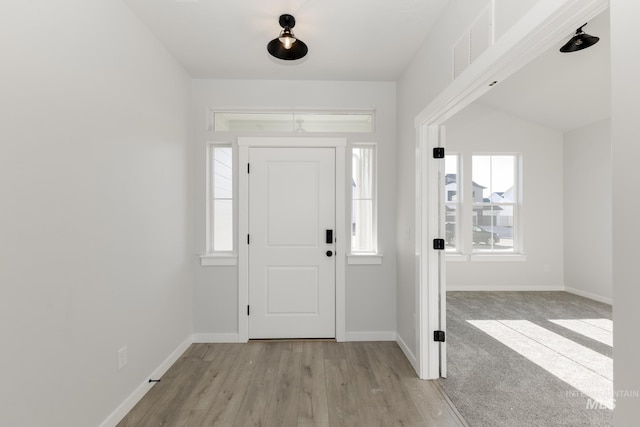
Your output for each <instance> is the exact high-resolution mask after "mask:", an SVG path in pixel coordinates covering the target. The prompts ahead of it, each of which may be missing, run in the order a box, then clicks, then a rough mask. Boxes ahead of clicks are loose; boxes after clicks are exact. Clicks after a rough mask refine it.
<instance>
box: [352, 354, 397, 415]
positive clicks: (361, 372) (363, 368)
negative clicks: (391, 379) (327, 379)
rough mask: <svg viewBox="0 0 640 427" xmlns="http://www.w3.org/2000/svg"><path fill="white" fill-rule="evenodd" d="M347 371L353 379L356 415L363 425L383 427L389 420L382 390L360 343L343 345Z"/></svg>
mask: <svg viewBox="0 0 640 427" xmlns="http://www.w3.org/2000/svg"><path fill="white" fill-rule="evenodd" d="M345 351H346V354H347V360H348V361H349V370H350V373H351V374H352V378H353V387H354V392H355V397H356V401H357V403H358V413H359V417H360V420H361V422H362V423H363V425H367V426H371V427H374V426H380V427H385V426H389V425H391V420H390V419H389V415H388V414H387V411H386V409H385V404H384V403H385V402H384V398H383V392H384V390H383V389H382V388H380V384H379V383H378V380H377V379H376V377H375V374H374V372H373V368H372V366H371V363H370V360H369V357H368V355H367V349H366V348H365V344H364V343H362V342H352V343H345Z"/></svg>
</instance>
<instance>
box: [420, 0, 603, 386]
mask: <svg viewBox="0 0 640 427" xmlns="http://www.w3.org/2000/svg"><path fill="white" fill-rule="evenodd" d="M608 3H609V2H608V0H562V1H558V0H540V1H539V2H538V3H537V4H536V5H534V6H533V8H532V9H531V10H530V11H529V12H528V13H527V14H526V15H525V16H524V17H523V18H522V19H520V21H519V22H518V25H517V26H514V27H513V28H512V29H511V30H509V31H508V32H507V33H506V34H505V35H504V36H503V37H502V38H501V39H500V40H499V41H497V42H496V43H495V44H494V45H493V46H492V47H491V48H490V50H488V51H487V52H485V53H484V54H483V55H482V56H480V57H479V58H478V59H477V61H476V62H474V63H473V64H471V65H470V66H469V67H468V68H467V69H466V70H465V72H464V73H462V74H461V75H460V76H459V77H458V78H457V79H456V80H454V81H453V83H451V85H449V86H448V87H447V88H446V89H445V90H444V91H443V92H442V93H441V94H440V95H438V96H437V97H436V98H435V99H434V100H433V101H432V102H431V103H430V104H429V105H428V106H427V107H425V108H424V109H423V110H422V111H421V112H420V113H418V115H417V116H416V118H415V120H414V124H415V129H416V153H417V154H416V170H415V183H416V199H417V202H416V206H415V230H416V259H417V265H416V283H415V285H416V297H417V298H416V306H417V307H416V310H417V314H418V325H417V328H416V338H417V345H416V353H417V354H416V363H417V366H414V368H415V369H416V372H417V373H418V376H419V377H420V378H422V379H437V378H439V377H440V376H441V372H440V357H446V348H445V351H444V352H442V354H441V352H440V343H436V342H434V341H433V332H434V331H435V330H438V329H439V328H440V326H441V320H442V319H444V318H445V317H444V316H445V315H446V313H439V312H438V311H439V301H438V299H439V298H438V296H439V295H440V294H443V295H446V283H445V282H444V275H445V271H444V270H446V267H445V263H444V262H443V261H442V259H441V257H443V256H444V255H439V254H436V253H434V251H433V249H432V246H431V245H432V241H433V240H432V239H433V238H434V237H437V234H438V232H439V230H440V229H441V228H442V226H443V224H441V222H442V221H440V220H439V217H440V207H439V197H440V195H439V191H437V190H438V189H437V188H436V186H437V181H438V174H437V166H436V165H435V163H434V159H433V158H432V152H433V148H434V147H438V146H440V126H441V124H442V123H444V122H445V121H446V120H448V119H449V118H451V117H452V116H454V115H455V114H456V113H457V112H459V111H461V110H462V109H463V108H465V107H466V106H467V105H469V104H471V103H472V102H474V101H475V100H476V99H478V98H479V97H480V96H482V95H483V94H484V93H486V92H488V91H489V90H491V87H492V86H493V84H494V83H493V82H500V81H502V80H504V79H506V78H507V77H509V76H510V75H511V74H513V73H515V72H516V71H518V70H519V69H520V68H522V67H523V66H525V65H526V64H528V63H529V62H530V61H531V60H533V59H534V58H536V57H537V56H538V55H540V54H541V53H543V52H545V51H546V50H547V49H549V48H551V47H552V46H553V45H555V44H556V43H558V41H559V40H561V39H562V38H563V37H566V36H567V35H570V34H571V33H572V32H574V28H578V27H579V26H580V25H581V24H582V23H584V22H587V21H589V20H590V19H592V18H594V17H595V16H596V15H598V14H599V13H601V12H603V11H604V10H606V9H607V7H608ZM440 282H442V283H440ZM434 313H436V314H434ZM441 316H442V317H441ZM445 375H446V370H445Z"/></svg>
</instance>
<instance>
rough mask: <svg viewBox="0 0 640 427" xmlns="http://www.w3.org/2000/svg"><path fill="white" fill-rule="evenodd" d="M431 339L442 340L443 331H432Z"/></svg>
mask: <svg viewBox="0 0 640 427" xmlns="http://www.w3.org/2000/svg"><path fill="white" fill-rule="evenodd" d="M433 340H434V341H435V342H444V331H433Z"/></svg>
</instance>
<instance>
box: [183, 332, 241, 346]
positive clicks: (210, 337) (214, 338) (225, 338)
mask: <svg viewBox="0 0 640 427" xmlns="http://www.w3.org/2000/svg"><path fill="white" fill-rule="evenodd" d="M193 342H194V343H198V344H202V343H206V344H212V343H234V342H239V341H238V334H235V333H227V334H206V333H205V334H193Z"/></svg>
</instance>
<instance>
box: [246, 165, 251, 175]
mask: <svg viewBox="0 0 640 427" xmlns="http://www.w3.org/2000/svg"><path fill="white" fill-rule="evenodd" d="M247 173H251V163H247Z"/></svg>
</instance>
